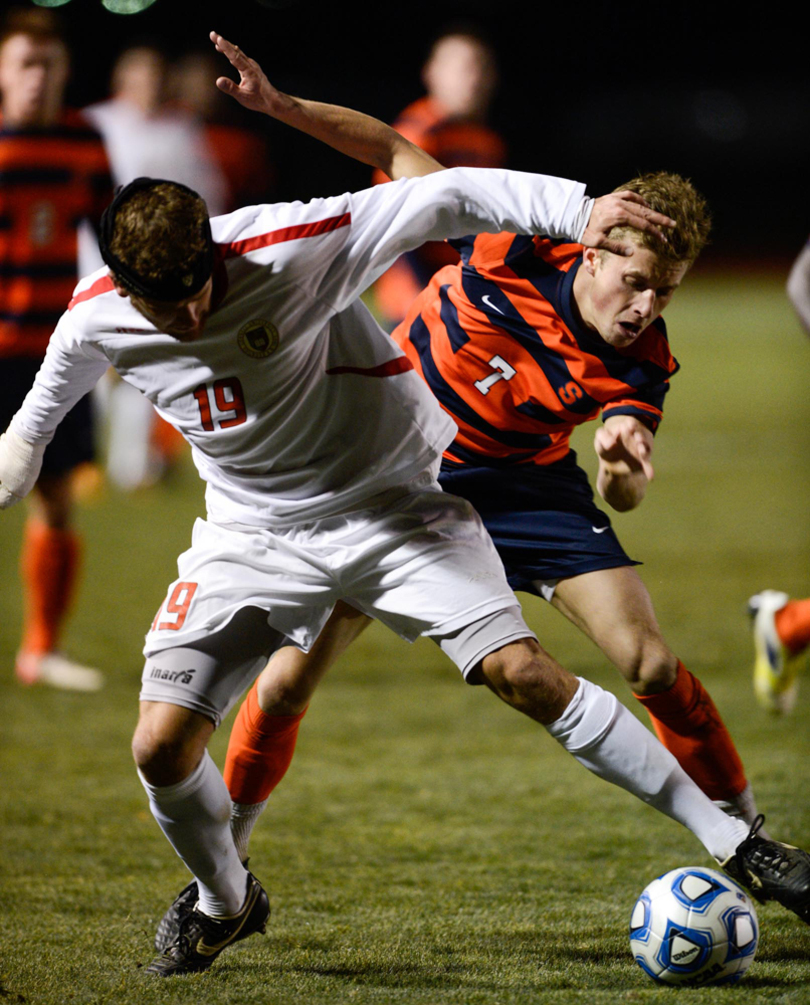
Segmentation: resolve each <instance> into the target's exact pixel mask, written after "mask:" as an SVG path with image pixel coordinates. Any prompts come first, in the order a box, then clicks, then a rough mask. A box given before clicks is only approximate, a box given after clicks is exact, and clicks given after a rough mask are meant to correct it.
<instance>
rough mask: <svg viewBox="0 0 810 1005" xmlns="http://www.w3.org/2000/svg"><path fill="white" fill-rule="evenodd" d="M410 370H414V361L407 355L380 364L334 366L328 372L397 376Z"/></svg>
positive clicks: (333, 375) (365, 375) (332, 375)
mask: <svg viewBox="0 0 810 1005" xmlns="http://www.w3.org/2000/svg"><path fill="white" fill-rule="evenodd" d="M408 370H413V363H411V361H410V360H409V359H408V358H407V357H406V356H400V357H399V358H398V359H389V360H388V362H387V363H380V365H379V366H370V367H362V366H333V367H332V368H331V369H329V370H327V371H326V374H327V376H328V377H335V376H338V375H339V374H341V373H357V374H360V376H361V377H396V375H397V374H398V373H407V372H408Z"/></svg>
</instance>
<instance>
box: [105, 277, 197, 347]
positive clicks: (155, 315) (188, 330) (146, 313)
mask: <svg viewBox="0 0 810 1005" xmlns="http://www.w3.org/2000/svg"><path fill="white" fill-rule="evenodd" d="M212 288H213V279H209V280H208V282H207V283H206V284H205V286H203V288H202V289H201V290H200V292H199V293H195V294H194V296H193V297H189V298H188V299H187V300H180V301H178V302H177V303H167V302H166V301H163V300H147V299H146V298H144V297H136V296H135V295H134V294H127V293H126V292H125V291H124V293H123V295H124V296H129V299H130V300H131V302H132V306H133V307H134V308H135V310H136V311H138V313H139V314H141V315H143V317H145V318H146V320H147V321H150V322H151V323H152V324H153V325H154V326H155V328H157V329H158V331H162V332H165V333H166V334H167V335H171V336H172V337H173V338H176V339H177V340H178V341H179V342H193V341H194V340H195V339H198V338H199V337H200V336H201V335H202V332H203V328H204V327H205V322H206V320H207V318H208V315H209V314H210V313H211V290H212ZM119 292H121V291H120V290H119Z"/></svg>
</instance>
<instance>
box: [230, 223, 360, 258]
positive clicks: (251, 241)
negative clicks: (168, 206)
mask: <svg viewBox="0 0 810 1005" xmlns="http://www.w3.org/2000/svg"><path fill="white" fill-rule="evenodd" d="M351 222H352V214H351V213H343V214H342V215H341V216H330V217H328V218H327V219H325V220H315V221H314V222H313V223H297V224H296V225H295V226H293V227H280V228H279V229H278V230H271V231H270V232H269V233H267V234H257V235H256V237H246V238H245V239H244V240H243V241H233V242H231V243H230V244H222V245H220V246H219V247H220V248H221V249H222V255H223V257H224V258H236V257H237V256H238V255H246V254H247V253H248V252H249V251H257V250H258V249H259V248H267V247H269V246H270V245H271V244H281V243H282V242H283V241H297V240H298V239H299V238H302V237H317V236H318V235H319V234H326V233H328V232H329V231H330V230H337V229H338V228H339V227H348V226H349V224H350V223H351Z"/></svg>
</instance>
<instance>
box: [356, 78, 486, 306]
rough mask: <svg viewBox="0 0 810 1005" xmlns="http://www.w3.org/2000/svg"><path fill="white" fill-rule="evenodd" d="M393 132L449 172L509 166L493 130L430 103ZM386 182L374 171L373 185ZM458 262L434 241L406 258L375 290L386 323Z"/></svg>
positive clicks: (409, 113)
mask: <svg viewBox="0 0 810 1005" xmlns="http://www.w3.org/2000/svg"><path fill="white" fill-rule="evenodd" d="M394 128H395V129H396V130H397V132H399V133H402V135H403V136H404V137H405V138H406V139H409V140H410V141H411V143H415V144H416V145H417V146H418V147H421V148H422V149H423V150H425V151H426V152H427V153H429V154H430V156H431V157H435V159H436V160H437V161H438V162H439V163H440V164H443V165H444V166H445V167H449V168H451V167H486V168H498V167H503V166H504V165H505V164H506V144H505V143H504V141H503V140H502V139H501V137H500V136H499V135H498V134H497V133H496V132H495V131H494V130H493V129H490V128H489V127H488V126H486V125H484V123H482V122H476V121H474V120H472V119H454V118H449V117H448V116H447V115H446V113H445V112H444V111H443V110H442V109H441V107H440V106H439V105H437V104H436V102H435V101H434V100H433V99H432V98H428V97H424V98H420V99H419V100H418V101H414V102H413V104H411V105H408V107H407V108H406V109H405V110H404V111H403V112H402V114H401V115H400V116H399V118H398V119H397V120H396V122H395V123H394ZM387 180H388V176H387V175H385V174H384V173H383V172H382V171H379V170H377V171H375V172H374V175H373V181H374V184H375V185H377V184H379V183H380V182H384V181H387ZM457 261H458V255H457V254H456V253H455V252H454V251H453V250H452V248H450V247H449V245H448V244H447V243H446V242H445V241H430V242H428V243H427V244H423V245H422V247H421V248H418V249H416V250H415V251H411V252H408V253H407V254H405V255H403V256H402V257H401V258H400V259H398V260H397V261H396V262H395V263H394V265H393V266H392V267H391V268H390V269H389V270H388V271H387V272H386V273H385V274H384V275H383V276H381V277H380V279H379V280H378V281H377V283H376V285H375V287H374V293H375V296H376V298H377V303H378V306H379V308H380V310H381V311H382V313H383V314H384V315H385V316H386V318H390V319H394V320H396V321H399V320H400V319H401V318H403V317H404V316H405V312H406V311H407V309H408V308H409V307H410V305H411V302H412V300H413V298H414V297H415V296H416V294H417V293H419V291H420V290H422V289H424V287H425V286H426V285H427V283H428V281H429V279H430V277H431V276H432V275H433V274H434V272H436V271H437V270H438V269H440V268H441V267H442V266H443V265H449V264H451V263H453V262H457Z"/></svg>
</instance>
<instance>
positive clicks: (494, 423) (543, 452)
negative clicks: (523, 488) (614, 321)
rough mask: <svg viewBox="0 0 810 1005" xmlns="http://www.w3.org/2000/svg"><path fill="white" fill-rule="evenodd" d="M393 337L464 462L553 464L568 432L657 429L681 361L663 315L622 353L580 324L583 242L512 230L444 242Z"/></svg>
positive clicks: (453, 455)
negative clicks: (455, 261) (596, 426)
mask: <svg viewBox="0 0 810 1005" xmlns="http://www.w3.org/2000/svg"><path fill="white" fill-rule="evenodd" d="M451 243H452V244H453V245H454V246H455V247H456V248H457V250H458V251H459V253H460V254H461V263H460V264H459V265H450V266H446V267H445V268H443V269H442V270H441V271H440V272H438V273H437V274H436V275H435V276H434V277H433V279H432V280H431V282H430V285H429V286H428V287H427V288H426V289H425V290H424V291H423V292H422V293H421V294H420V295H419V297H418V298H417V299H416V300H415V301H414V303H413V304H412V305H411V308H410V310H409V311H408V314H407V317H406V318H405V320H404V321H403V322H402V324H401V325H399V327H398V328H397V329H396V330H395V332H394V335H393V337H394V339H395V340H396V341H397V342H398V343H399V345H400V346H401V347H402V349H404V351H405V352H406V353H407V355H408V358H409V359H410V360H411V362H412V363H413V365H414V367H415V368H416V370H417V371H418V372H419V373H420V374H421V375H422V377H423V378H424V379H425V380H426V381H427V383H428V384H429V386H430V388H431V390H432V391H433V393H434V395H435V396H436V398H438V400H439V402H440V404H441V405H442V407H443V408H444V409H445V411H447V412H449V414H450V415H451V416H452V417H453V419H454V420H455V421H456V423H457V425H458V428H459V432H458V436H457V437H456V439H455V440H454V442H453V443H452V445H451V446H450V448H449V449H448V450H447V451H446V452H445V457H446V458H447V459H448V460H451V461H455V462H457V463H461V464H476V465H484V466H501V465H505V464H519V463H531V464H550V463H552V462H553V461H557V460H559V459H560V458H561V457H563V456H564V455H565V454H566V453H567V452H568V449H569V446H568V441H569V437H570V435H571V432H572V430H573V428H574V426H577V425H579V424H580V423H582V422H587V421H588V420H590V419H594V418H596V416H597V415H598V414H599V412H600V411H601V412H602V416H603V418H607V417H608V416H611V415H633V416H636V417H637V418H638V419H640V420H641V421H642V422H644V423H645V424H646V425H647V426H649V428H650V429H652V430H653V431H655V429H656V428H657V426H658V423H659V421H660V419H661V415H662V409H663V405H664V397H665V395H666V393H667V391H668V390H669V378H670V376H671V375H672V374H673V373H675V371H676V370H677V369H678V364H677V362H676V360H675V359H674V358H673V356H672V354H671V353H670V351H669V344H668V342H667V336H666V327H665V325H664V322H663V319H662V318H658V320H657V321H655V322H654V323H653V324H651V325H650V326H649V327H648V328H646V329H645V330H644V332H643V333H642V334H641V335H640V336H639V337H638V339H636V341H635V342H634V343H633V344H632V345H631V346H630V347H628V348H626V349H621V350H620V349H615V348H613V347H612V346H610V345H608V344H607V342H605V341H604V340H603V339H602V338H601V337H600V336H599V335H598V334H596V332H593V331H591V330H589V329H587V328H585V327H584V326H583V325H582V324H581V323H580V322H579V321H578V314H577V312H576V309H575V306H574V304H573V301H572V297H573V284H574V277H575V276H576V273H577V270H578V269H579V266H580V264H581V262H582V248H581V246H580V245H578V244H571V243H563V242H560V241H552V240H550V239H548V238H543V237H522V236H516V235H515V234H481V235H479V236H478V237H476V238H472V237H470V238H463V239H462V240H460V241H453V242H451Z"/></svg>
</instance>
